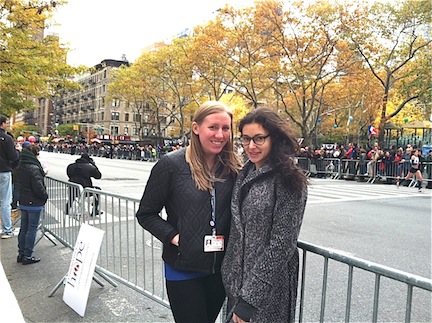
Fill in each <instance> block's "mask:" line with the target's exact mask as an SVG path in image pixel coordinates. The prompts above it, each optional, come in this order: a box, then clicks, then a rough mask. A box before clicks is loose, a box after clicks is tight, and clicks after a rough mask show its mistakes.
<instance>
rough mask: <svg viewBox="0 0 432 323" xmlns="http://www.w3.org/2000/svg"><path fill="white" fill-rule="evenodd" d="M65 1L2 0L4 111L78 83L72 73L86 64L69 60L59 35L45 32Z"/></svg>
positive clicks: (1, 103) (0, 45) (0, 71)
mask: <svg viewBox="0 0 432 323" xmlns="http://www.w3.org/2000/svg"><path fill="white" fill-rule="evenodd" d="M64 3H65V1H64V0H58V1H53V0H51V1H40V0H39V1H24V0H0V31H1V35H0V78H1V84H2V89H1V97H0V106H1V113H2V114H6V115H10V114H11V113H13V112H14V111H20V110H29V109H32V108H34V103H33V100H32V98H33V97H50V96H51V95H53V94H54V93H55V91H56V90H57V89H58V88H68V87H69V88H70V87H76V84H75V83H74V82H71V81H70V80H69V77H70V76H73V75H74V74H77V73H79V72H81V71H82V70H83V67H77V68H74V67H71V66H69V65H68V64H67V63H66V53H67V48H65V47H63V46H61V44H60V43H59V39H58V37H57V36H46V37H44V35H43V31H44V28H45V23H46V21H47V20H48V19H49V18H50V17H51V16H52V13H53V10H55V7H56V6H58V5H62V4H64Z"/></svg>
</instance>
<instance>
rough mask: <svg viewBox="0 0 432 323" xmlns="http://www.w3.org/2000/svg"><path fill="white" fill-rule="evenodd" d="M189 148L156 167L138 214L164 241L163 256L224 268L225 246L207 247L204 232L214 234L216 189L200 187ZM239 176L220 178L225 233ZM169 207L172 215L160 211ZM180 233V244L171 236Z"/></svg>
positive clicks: (206, 268) (194, 266) (182, 265)
mask: <svg viewBox="0 0 432 323" xmlns="http://www.w3.org/2000/svg"><path fill="white" fill-rule="evenodd" d="M185 152H186V149H181V150H177V151H174V152H171V153H169V154H167V155H165V156H164V157H162V158H161V159H160V160H159V162H157V163H156V165H155V166H154V167H153V169H152V171H151V174H150V178H149V180H148V182H147V185H146V188H145V191H144V195H143V197H142V199H141V203H140V206H139V209H138V212H137V214H136V217H137V219H138V222H139V223H140V225H141V226H142V227H143V228H144V229H146V230H148V231H149V232H150V233H151V234H153V235H154V236H155V237H156V238H157V239H159V240H160V241H162V243H163V255H162V258H163V260H164V261H165V262H166V263H168V264H169V265H170V266H172V267H174V268H176V269H180V270H186V271H195V272H203V273H209V274H210V273H215V272H220V267H221V262H222V258H223V256H224V252H204V236H205V235H210V234H211V226H210V220H211V194H210V192H208V191H200V190H198V189H197V187H196V184H195V182H194V180H193V179H192V174H191V170H190V168H189V165H188V164H187V163H186V158H185ZM233 184H234V176H232V178H228V179H226V181H225V182H218V183H215V192H216V229H217V234H219V235H224V236H225V246H226V244H227V238H228V234H229V228H230V220H231V211H230V203H231V193H232V187H233ZM163 207H165V210H166V213H167V218H166V220H164V219H163V218H162V217H161V216H160V212H161V210H162V208H163ZM177 233H179V238H180V240H179V247H176V246H174V245H173V244H171V242H170V241H171V239H172V238H173V237H174V236H175V235H176V234H177Z"/></svg>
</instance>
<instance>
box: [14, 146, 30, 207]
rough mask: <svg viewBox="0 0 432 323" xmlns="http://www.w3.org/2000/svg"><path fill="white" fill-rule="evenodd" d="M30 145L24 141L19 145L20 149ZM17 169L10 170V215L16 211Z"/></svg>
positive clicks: (17, 194)
mask: <svg viewBox="0 0 432 323" xmlns="http://www.w3.org/2000/svg"><path fill="white" fill-rule="evenodd" d="M30 145H31V142H30V141H24V142H23V143H22V144H21V147H22V148H29V147H30ZM16 172H17V168H14V169H12V204H11V207H12V213H13V212H15V211H17V210H18V198H19V188H18V185H19V184H18V181H17V180H16V178H17V175H16Z"/></svg>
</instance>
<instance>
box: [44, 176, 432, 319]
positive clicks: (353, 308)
mask: <svg viewBox="0 0 432 323" xmlns="http://www.w3.org/2000/svg"><path fill="white" fill-rule="evenodd" d="M46 184H47V189H48V194H49V197H50V198H49V200H48V202H47V204H46V207H45V214H44V217H43V221H42V226H43V232H44V234H50V235H51V236H52V237H53V238H55V239H57V240H58V241H59V242H61V243H62V244H63V245H64V246H66V247H69V248H71V249H73V247H74V245H75V241H76V238H77V235H78V232H79V229H80V226H81V224H82V223H87V224H89V225H92V226H95V227H97V228H99V229H101V230H103V231H104V232H105V235H104V238H103V242H102V246H101V248H100V253H99V257H98V261H97V266H96V269H97V270H96V272H97V273H98V274H100V275H101V276H102V277H103V278H105V279H106V280H108V281H110V280H114V281H117V282H119V283H121V284H123V285H125V286H127V287H129V288H131V289H133V290H135V291H137V292H139V293H141V294H143V295H145V296H147V297H149V298H150V299H152V300H154V301H156V302H158V303H160V304H162V305H164V306H166V307H169V301H168V297H167V294H166V289H165V282H164V272H163V262H162V258H161V253H162V244H161V242H159V241H158V240H157V239H156V238H154V237H153V236H152V235H151V234H150V233H149V232H147V231H145V230H143V229H142V227H141V226H140V225H139V224H138V221H137V220H136V218H135V214H136V212H137V210H138V206H139V202H140V201H139V200H138V199H133V198H129V197H125V196H121V195H116V194H112V193H109V192H106V191H103V190H97V189H93V188H85V189H84V188H82V187H81V186H79V185H76V184H73V183H69V182H65V181H60V180H57V179H54V178H51V177H47V178H46ZM71 191H72V192H75V193H78V194H71ZM71 198H72V199H73V201H70V199H71ZM96 198H97V199H98V200H99V205H100V210H101V211H103V213H102V214H95V211H94V209H93V208H92V206H93V204H94V199H96ZM68 202H72V203H69V206H72V207H70V208H69V209H66V203H68ZM66 211H67V212H66ZM161 216H162V217H164V214H162V215H161ZM298 247H299V249H300V255H301V257H300V279H299V291H298V296H299V297H298V302H297V306H298V310H297V314H296V315H297V317H296V321H297V322H318V321H319V322H324V321H333V322H336V321H338V322H341V321H345V322H350V321H351V322H358V321H371V322H377V321H395V322H396V321H405V322H418V321H429V320H430V318H431V307H430V304H431V296H432V293H431V292H432V280H431V279H428V278H423V277H419V276H416V275H412V274H409V273H406V272H402V271H399V270H396V269H392V268H389V267H385V266H382V265H380V264H376V263H372V262H369V261H366V260H363V259H359V258H356V257H353V256H351V255H349V254H344V253H343V252H337V251H334V250H332V249H327V248H323V247H319V246H315V245H312V244H309V243H307V242H303V241H299V242H298ZM343 273H346V275H344V274H343ZM59 278H60V277H59ZM113 285H114V284H113ZM57 287H58V286H56V288H57ZM224 315H225V312H224V311H222V312H221V315H220V319H221V321H223V316H224Z"/></svg>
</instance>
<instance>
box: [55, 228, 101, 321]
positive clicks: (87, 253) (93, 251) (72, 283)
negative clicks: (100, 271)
mask: <svg viewBox="0 0 432 323" xmlns="http://www.w3.org/2000/svg"><path fill="white" fill-rule="evenodd" d="M104 233H105V232H104V231H102V230H100V229H98V228H95V227H92V226H90V225H88V224H86V223H83V224H82V225H81V228H80V231H79V233H78V238H77V241H76V243H75V248H74V252H73V254H72V260H71V263H70V266H69V271H68V273H67V275H66V277H65V282H64V283H65V289H64V293H63V301H64V302H65V303H66V304H67V305H69V306H70V307H71V308H72V309H73V310H74V311H75V312H77V313H78V314H79V315H81V316H82V317H84V313H85V310H86V306H87V300H88V295H89V292H90V286H91V283H92V281H93V274H94V270H95V267H96V261H97V258H98V254H99V250H100V246H101V244H102V239H103V236H104Z"/></svg>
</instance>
